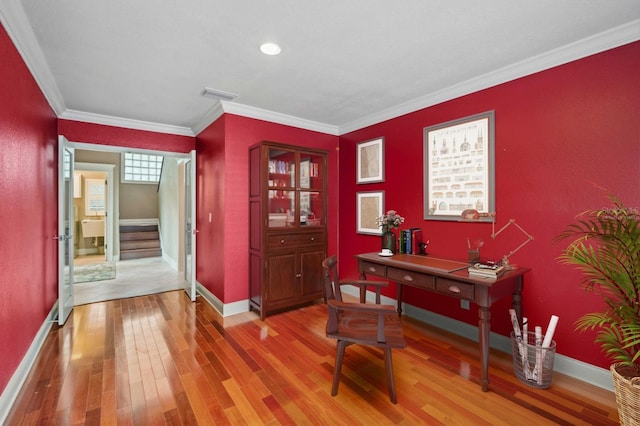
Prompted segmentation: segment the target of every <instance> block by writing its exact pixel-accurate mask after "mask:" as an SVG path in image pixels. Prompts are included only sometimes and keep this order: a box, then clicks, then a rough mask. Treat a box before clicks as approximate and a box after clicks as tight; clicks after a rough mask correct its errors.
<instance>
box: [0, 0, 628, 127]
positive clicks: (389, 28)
mask: <svg viewBox="0 0 640 426" xmlns="http://www.w3.org/2000/svg"><path fill="white" fill-rule="evenodd" d="M0 18H1V19H2V23H3V25H4V27H5V29H7V31H8V32H9V34H10V36H11V37H12V39H13V41H14V43H15V44H16V46H17V47H18V49H19V50H20V52H21V54H22V56H23V57H24V58H25V61H26V62H27V64H28V66H29V68H30V69H31V72H32V73H33V74H34V75H35V77H36V80H37V81H38V84H39V85H40V87H41V88H42V89H43V91H44V93H45V96H46V97H47V99H48V100H49V102H50V103H51V105H52V106H53V108H54V110H55V111H56V113H57V114H58V115H59V116H60V117H66V118H70V119H81V120H84V121H91V122H101V123H105V124H117V125H123V126H125V127H134V128H148V129H151V130H158V131H166V132H169V133H178V134H197V133H198V132H199V131H201V130H202V129H203V128H205V127H206V126H207V125H208V124H209V123H211V121H212V120H213V119H215V118H216V117H218V116H219V115H220V114H222V113H223V112H232V113H237V114H240V115H245V116H251V117H257V118H264V119H267V120H270V121H275V122H282V123H285V124H290V125H294V126H298V127H303V128H309V129H313V130H319V131H324V132H327V133H332V134H342V133H345V132H347V131H351V130H355V129H357V128H361V127H364V126H366V125H370V124H373V123H375V122H378V121H381V120H385V119H388V118H392V117H394V116H398V115H401V114H404V113H407V112H410V111H413V110H417V109H420V108H424V107H426V106H429V105H433V104H435V103H439V102H442V101H444V100H447V99H451V98H453V97H456V96H460V95H464V94H465V93H470V92H472V91H475V90H479V89H482V88H485V87H489V86H492V85H495V84H499V83H501V82H504V81H508V80H511V79H514V78H517V77H520V76H523V75H526V74H530V73H532V72H536V71H539V70H542V69H546V68H549V67H551V66H555V65H558V64H561V63H565V62H568V61H570V60H573V59H577V58H580V57H584V56H587V55H589V54H593V53H597V52H599V51H603V50H606V49H610V48H612V47H616V46H619V45H622V44H626V43H629V42H631V41H635V40H639V39H640V1H638V0H615V1H612V0H563V1H558V0H536V1H530V0H527V1H523V0H485V1H477V0H455V1H454V0H451V1H446V2H445V1H436V0H402V1H393V2H392V1H389V0H343V1H334V2H331V1H322V2H321V1H313V0H307V1H300V0H233V1H222V0H188V1H187V0H183V1H177V0H173V1H166V0H165V1H162V0H161V1H158V0H108V1H106V0H82V1H81V0H56V1H43V0H22V1H19V0H0ZM265 41H273V42H277V43H278V44H280V46H281V47H282V53H281V54H280V55H279V56H275V57H269V56H265V55H263V54H262V53H260V51H259V46H260V44H261V43H263V42H265ZM205 86H206V87H211V88H214V89H218V90H222V91H225V92H231V93H234V94H237V95H238V96H237V97H236V98H235V99H234V100H232V101H222V102H219V101H218V100H216V99H212V98H209V97H204V96H202V95H201V92H202V90H203V88H204V87H205Z"/></svg>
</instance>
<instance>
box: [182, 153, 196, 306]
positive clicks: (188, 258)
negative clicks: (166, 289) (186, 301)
mask: <svg viewBox="0 0 640 426" xmlns="http://www.w3.org/2000/svg"><path fill="white" fill-rule="evenodd" d="M195 182H196V151H195V150H194V151H191V158H190V159H189V160H188V161H186V162H185V164H184V216H185V236H184V286H185V287H184V291H186V292H187V294H188V295H189V298H190V299H191V301H192V302H195V300H196V234H197V233H198V230H197V229H196V228H195V226H196V185H195Z"/></svg>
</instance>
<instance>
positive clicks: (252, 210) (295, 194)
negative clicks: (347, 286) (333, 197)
mask: <svg viewBox="0 0 640 426" xmlns="http://www.w3.org/2000/svg"><path fill="white" fill-rule="evenodd" d="M326 256H327V152H326V151H321V150H315V149H310V148H303V147H297V146H292V145H285V144H280V143H275V142H262V143H260V144H257V145H254V146H252V147H251V148H249V307H250V309H253V310H256V311H258V312H259V313H260V318H261V319H264V318H265V317H266V315H267V314H268V313H271V312H274V311H279V310H284V309H287V308H291V307H294V306H299V305H302V304H305V303H309V302H312V301H314V300H316V299H319V298H322V297H324V284H323V275H322V261H323V260H324V259H325V258H326Z"/></svg>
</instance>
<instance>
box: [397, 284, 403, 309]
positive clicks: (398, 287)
mask: <svg viewBox="0 0 640 426" xmlns="http://www.w3.org/2000/svg"><path fill="white" fill-rule="evenodd" d="M396 288H397V297H398V306H397V308H396V311H397V312H398V316H399V317H401V316H402V284H400V283H396Z"/></svg>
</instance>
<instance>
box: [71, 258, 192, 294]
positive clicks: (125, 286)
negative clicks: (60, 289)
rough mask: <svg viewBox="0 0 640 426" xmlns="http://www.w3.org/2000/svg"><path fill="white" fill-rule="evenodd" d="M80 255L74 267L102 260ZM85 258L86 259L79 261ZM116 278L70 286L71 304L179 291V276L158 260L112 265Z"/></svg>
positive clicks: (180, 276)
mask: <svg viewBox="0 0 640 426" xmlns="http://www.w3.org/2000/svg"><path fill="white" fill-rule="evenodd" d="M89 257H93V256H81V257H80V258H76V259H75V260H74V265H78V264H91V262H94V263H95V262H96V261H102V262H103V261H104V256H97V258H98V260H96V259H89ZM82 258H87V259H82ZM116 271H117V272H116V279H114V280H106V281H96V282H88V283H78V284H75V285H74V299H75V303H74V304H75V305H76V306H78V305H84V304H87V303H95V302H103V301H105V300H114V299H123V298H127V297H135V296H142V295H145V294H154V293H162V292H164V291H171V290H178V289H181V288H183V282H184V278H183V273H182V272H179V271H176V270H175V269H173V268H172V267H171V266H170V265H169V264H168V263H167V262H165V261H164V260H163V259H162V258H161V257H149V258H145V259H131V260H121V261H119V262H116Z"/></svg>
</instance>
